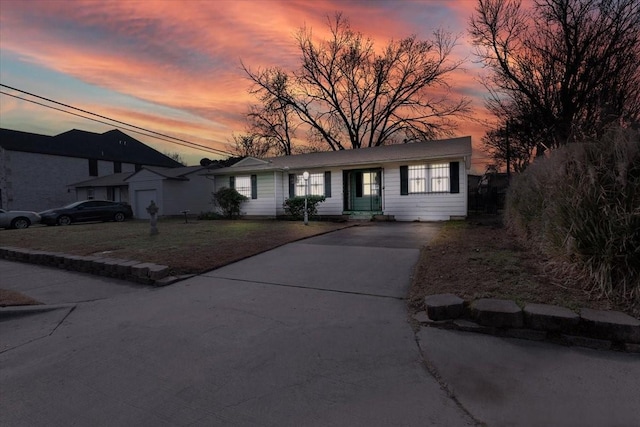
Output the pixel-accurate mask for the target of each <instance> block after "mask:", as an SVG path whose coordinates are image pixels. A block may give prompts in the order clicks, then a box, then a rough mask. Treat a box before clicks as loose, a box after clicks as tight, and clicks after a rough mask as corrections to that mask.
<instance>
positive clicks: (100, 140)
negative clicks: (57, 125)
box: [0, 129, 182, 167]
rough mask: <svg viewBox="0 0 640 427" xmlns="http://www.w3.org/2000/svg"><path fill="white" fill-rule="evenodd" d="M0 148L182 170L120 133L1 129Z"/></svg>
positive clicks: (171, 161)
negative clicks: (36, 132) (57, 132)
mask: <svg viewBox="0 0 640 427" xmlns="http://www.w3.org/2000/svg"><path fill="white" fill-rule="evenodd" d="M0 147H2V148H4V149H5V150H11V151H22V152H27V153H38V154H50V155H54V156H65V157H80V158H84V159H98V160H107V161H120V162H126V163H135V164H140V165H153V166H164V167H179V166H182V165H181V164H180V163H178V162H177V161H175V160H173V159H172V158H170V157H168V156H166V155H164V154H162V153H161V152H159V151H157V150H154V149H153V148H151V147H149V146H148V145H145V144H143V143H142V142H140V141H138V140H136V139H135V138H132V137H131V136H129V135H127V134H125V133H124V132H121V131H120V130H118V129H113V130H110V131H108V132H104V133H94V132H87V131H83V130H78V129H73V130H70V131H67V132H63V133H61V134H59V135H55V136H48V135H39V134H35V133H29V132H21V131H17V130H12V129H0Z"/></svg>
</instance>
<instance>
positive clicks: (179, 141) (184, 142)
mask: <svg viewBox="0 0 640 427" xmlns="http://www.w3.org/2000/svg"><path fill="white" fill-rule="evenodd" d="M0 86H2V87H5V88H7V89H11V90H15V91H16V92H20V93H23V94H25V95H29V96H33V97H35V98H38V99H42V100H44V101H47V102H51V103H54V104H57V105H61V106H63V107H66V108H71V109H73V110H76V111H80V112H82V113H85V114H90V115H92V116H95V117H99V118H101V119H105V120H109V121H111V122H114V123H118V124H120V125H125V126H128V127H129V128H128V129H126V130H128V131H129V132H136V133H138V134H140V135H144V136H147V137H150V138H156V139H160V140H162V141H165V142H169V143H172V144H177V145H181V146H183V147H187V148H196V149H199V150H203V151H208V152H211V153H214V154H222V155H231V156H232V155H233V153H230V152H227V151H224V150H220V149H217V148H211V147H207V146H206V145H202V144H197V143H195V142H191V141H187V140H184V139H181V138H177V137H175V136H171V135H167V134H164V133H160V132H156V131H153V130H150V129H146V128H143V127H140V126H136V125H132V124H130V123H127V122H123V121H120V120H117V119H112V118H110V117H107V116H103V115H101V114H97V113H93V112H91V111H87V110H83V109H81V108H77V107H74V106H72V105H69V104H65V103H62V102H58V101H55V100H53V99H50V98H45V97H44V96H40V95H36V94H34V93H31V92H27V91H25V90H22V89H18V88H15V87H12V86H8V85H5V84H2V83H0ZM0 94H3V95H8V96H11V97H13V98H17V99H20V100H23V101H27V102H31V103H34V104H37V105H40V106H43V107H46V108H51V109H53V110H57V111H61V112H63V113H67V114H71V115H74V116H77V117H81V118H84V119H87V120H92V121H94V122H98V123H102V124H106V125H109V126H113V124H112V123H108V122H105V121H102V120H98V119H95V118H92V117H87V116H83V115H81V114H77V113H74V112H71V111H67V110H63V109H61V108H57V107H53V106H51V105H47V104H43V103H41V102H37V101H34V100H31V99H26V98H22V97H20V96H17V95H13V94H10V93H7V92H4V91H0ZM135 129H139V130H135ZM141 131H144V132H147V133H144V132H141ZM167 138H168V139H167ZM187 144H188V145H187Z"/></svg>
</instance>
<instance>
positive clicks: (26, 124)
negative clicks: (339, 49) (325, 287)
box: [0, 0, 490, 172]
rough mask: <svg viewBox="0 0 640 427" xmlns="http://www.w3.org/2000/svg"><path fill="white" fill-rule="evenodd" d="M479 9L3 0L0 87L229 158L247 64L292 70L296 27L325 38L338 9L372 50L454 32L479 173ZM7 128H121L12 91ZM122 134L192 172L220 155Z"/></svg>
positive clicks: (401, 3)
mask: <svg viewBox="0 0 640 427" xmlns="http://www.w3.org/2000/svg"><path fill="white" fill-rule="evenodd" d="M474 7H475V0H456V1H454V0H450V1H446V0H442V1H439V0H396V1H393V0H388V1H383V0H371V1H346V0H342V1H341V0H307V1H297V0H286V1H276V0H235V1H227V0H205V1H198V0H187V1H178V0H162V1H152V0H146V1H133V0H116V1H83V0H74V1H71V0H61V1H57V0H45V1H33V0H27V1H24V0H17V1H14V0H2V1H0V83H2V84H4V85H7V86H11V87H15V88H18V89H21V90H24V91H27V92H31V93H34V94H37V95H40V96H43V97H46V98H50V99H53V100H55V101H59V102H62V103H65V104H69V105H72V106H74V107H78V108H81V109H83V110H87V111H91V112H94V113H97V114H101V115H104V116H107V117H110V118H114V119H117V120H121V121H123V122H127V123H131V124H134V125H136V126H140V127H143V128H147V129H150V130H153V131H155V132H160V133H164V134H168V135H171V136H175V137H178V138H181V139H184V140H187V141H190V142H194V143H196V144H200V145H203V146H206V147H211V148H213V149H216V150H223V151H230V148H229V145H228V144H229V141H230V140H231V137H232V134H236V135H237V134H241V133H243V132H244V130H245V126H246V118H245V117H246V116H245V115H246V112H247V110H248V107H249V105H250V104H251V103H255V99H254V98H253V97H252V96H251V95H250V94H249V93H248V89H249V86H250V85H249V81H248V80H247V78H246V76H245V75H244V73H243V71H242V70H241V68H240V61H242V62H244V63H245V64H247V65H248V66H249V67H250V68H251V69H256V68H259V67H270V66H281V67H284V68H285V69H289V70H290V69H294V68H296V67H297V66H298V51H297V48H296V45H295V41H294V38H293V37H294V34H295V32H296V30H297V29H299V28H300V27H302V26H307V27H311V28H312V29H313V32H314V35H317V36H322V35H323V34H324V33H325V32H326V31H327V25H326V24H327V17H328V16H333V15H334V14H335V13H336V12H338V11H340V12H342V13H343V15H344V16H345V17H347V18H348V19H349V20H350V22H351V25H352V27H353V28H354V29H355V30H357V31H360V32H362V33H363V34H365V35H367V36H369V37H371V38H372V39H373V40H374V42H375V44H376V46H377V47H382V46H384V45H385V44H386V43H387V42H388V41H389V40H391V39H399V38H402V37H406V36H409V35H412V34H416V35H417V36H418V37H419V38H423V39H426V38H431V35H432V33H433V31H434V30H436V29H437V28H443V29H445V30H448V31H450V32H451V33H453V34H454V35H458V36H459V41H458V46H457V47H456V48H455V50H454V52H453V57H452V58H453V59H458V58H467V59H468V61H467V63H466V64H465V66H464V69H462V70H459V71H458V72H456V73H455V74H454V75H452V76H451V78H450V80H449V83H450V85H451V88H452V90H453V94H452V95H453V96H456V97H460V96H466V97H468V98H470V99H471V100H472V107H473V114H472V116H473V118H474V119H476V120H471V119H469V120H461V121H460V123H459V128H458V130H457V132H456V136H462V135H471V136H472V138H473V142H474V147H475V149H474V157H475V159H474V162H473V169H474V170H475V171H476V172H481V171H482V170H483V169H484V157H485V155H484V154H483V153H482V151H481V150H480V138H481V136H482V135H483V134H484V132H485V131H486V129H487V128H486V125H483V124H482V122H483V121H485V120H490V117H488V116H487V115H486V112H485V111H484V107H483V101H484V96H485V95H486V92H485V89H484V87H483V86H482V85H481V84H480V83H479V82H478V77H479V75H480V73H481V72H482V68H481V66H479V65H478V64H477V63H475V62H474V60H475V58H474V56H473V54H472V47H471V46H470V43H469V37H468V34H467V32H466V30H467V23H468V20H469V17H470V16H471V14H472V12H473V9H474ZM0 89H1V90H2V91H3V92H6V93H10V94H12V95H17V96H20V97H23V98H29V99H35V98H31V97H29V96H26V95H24V94H21V93H18V92H16V91H13V90H10V89H7V88H6V87H2V88H0ZM38 101H39V102H43V101H41V100H38ZM0 126H1V127H3V128H9V129H16V130H21V131H26V132H35V133H42V134H46V135H54V134H58V133H61V132H65V131H67V130H70V129H73V128H75V129H83V130H88V131H93V132H104V131H107V130H110V129H113V128H115V127H118V126H117V125H116V124H113V125H106V124H100V123H96V122H93V121H90V120H87V119H83V118H80V117H76V116H73V115H70V114H66V113H62V112H58V111H55V110H52V109H49V108H46V107H42V106H39V105H36V104H33V103H30V102H27V101H24V100H20V99H16V98H14V97H11V96H8V95H0ZM123 130H124V131H125V132H127V133H129V134H130V135H131V136H133V137H135V138H136V139H139V140H140V141H143V142H145V143H146V144H148V145H151V146H153V147H154V148H156V149H158V150H160V151H163V152H178V153H180V154H181V156H182V158H183V159H184V160H186V162H187V163H188V164H190V165H192V164H197V163H198V162H199V160H200V159H201V158H203V157H209V158H220V157H221V156H220V155H218V154H214V153H212V152H207V151H204V150H196V149H193V148H187V147H184V146H180V145H174V144H170V143H168V142H165V141H161V140H157V139H154V138H150V137H147V136H142V135H139V134H136V133H132V132H130V131H128V130H126V129H123Z"/></svg>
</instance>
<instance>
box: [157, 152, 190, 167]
mask: <svg viewBox="0 0 640 427" xmlns="http://www.w3.org/2000/svg"><path fill="white" fill-rule="evenodd" d="M162 154H164V155H165V156H167V157H169V158H171V159H173V160H175V161H176V162H178V163H180V164H181V165H182V166H186V165H187V164H186V163H185V161H184V159H183V158H182V155H181V154H180V153H178V152H177V151H165V152H163V153H162Z"/></svg>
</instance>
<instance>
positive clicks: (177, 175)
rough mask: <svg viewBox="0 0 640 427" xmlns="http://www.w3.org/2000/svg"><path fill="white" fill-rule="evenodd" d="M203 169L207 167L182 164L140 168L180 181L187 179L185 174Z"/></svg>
mask: <svg viewBox="0 0 640 427" xmlns="http://www.w3.org/2000/svg"><path fill="white" fill-rule="evenodd" d="M204 169H207V168H206V167H204V166H183V167H180V168H161V167H157V166H144V167H143V168H142V170H148V171H149V172H153V173H155V174H156V175H160V176H161V177H163V178H166V179H176V180H181V181H188V180H189V178H187V177H186V175H189V174H191V173H194V172H198V171H201V170H204ZM136 173H138V172H136ZM133 175H134V174H130V175H129V176H128V177H127V178H129V177H130V176H133ZM127 178H125V179H127Z"/></svg>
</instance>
